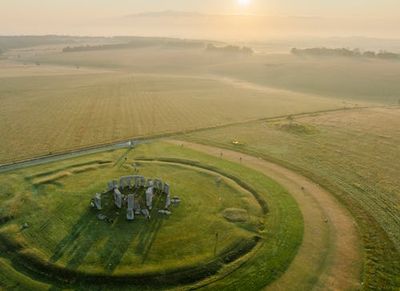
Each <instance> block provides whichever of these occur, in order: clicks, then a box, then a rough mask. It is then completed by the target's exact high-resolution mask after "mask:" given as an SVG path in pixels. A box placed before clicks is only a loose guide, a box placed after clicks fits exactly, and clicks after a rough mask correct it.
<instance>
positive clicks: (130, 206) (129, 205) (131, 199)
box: [128, 194, 135, 210]
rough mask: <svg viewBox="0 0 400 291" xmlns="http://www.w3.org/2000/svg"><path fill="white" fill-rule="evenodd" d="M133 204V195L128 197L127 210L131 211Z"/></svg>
mask: <svg viewBox="0 0 400 291" xmlns="http://www.w3.org/2000/svg"><path fill="white" fill-rule="evenodd" d="M134 204H135V196H134V195H133V194H129V195H128V209H130V210H132V209H133V208H134V206H135V205H134Z"/></svg>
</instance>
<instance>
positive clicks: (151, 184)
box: [145, 179, 154, 187]
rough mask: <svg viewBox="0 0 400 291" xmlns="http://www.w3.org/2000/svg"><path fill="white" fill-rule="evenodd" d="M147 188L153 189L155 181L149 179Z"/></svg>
mask: <svg viewBox="0 0 400 291" xmlns="http://www.w3.org/2000/svg"><path fill="white" fill-rule="evenodd" d="M145 186H146V187H153V186H154V181H153V180H152V179H148V180H147V182H146V185H145Z"/></svg>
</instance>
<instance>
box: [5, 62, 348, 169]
mask: <svg viewBox="0 0 400 291" xmlns="http://www.w3.org/2000/svg"><path fill="white" fill-rule="evenodd" d="M40 67H41V68H40V69H38V68H37V67H27V68H26V69H24V68H23V67H22V68H21V67H17V68H16V69H7V71H9V74H10V76H9V77H7V76H6V73H5V72H4V71H3V70H0V124H1V125H0V136H1V137H2V143H1V145H0V162H10V161H13V160H17V159H24V158H29V157H32V156H35V155H43V154H48V153H50V152H52V153H54V152H58V151H62V150H67V149H71V148H78V147H83V146H89V145H94V144H98V143H106V142H111V141H116V140H121V139H129V138H134V137H140V136H148V135H154V134H162V133H168V132H177V131H185V130H192V129H198V128H204V127H211V126H217V125H221V124H227V123H234V122H239V121H246V120H254V119H258V118H264V117H270V116H277V115H285V114H292V113H299V112H305V111H315V110H324V109H332V108H339V107H342V106H345V105H344V104H343V103H342V102H340V101H338V100H334V99H327V98H322V97H318V96H310V95H304V94H297V93H291V92H282V91H275V90H269V91H260V90H252V89H249V88H242V87H240V86H239V85H238V86H236V85H235V84H229V83H224V82H221V81H219V80H212V79H204V78H187V77H182V76H176V77H174V76H170V75H169V76H161V75H137V74H131V73H117V72H115V73H104V72H102V71H100V72H98V73H97V72H90V70H89V69H82V71H83V72H80V70H78V69H68V68H65V67H48V66H40ZM58 69H59V73H58V75H57V73H55V74H54V75H53V74H52V75H49V74H50V72H52V71H53V72H57V70H58ZM74 71H76V73H74ZM92 71H93V70H92ZM18 72H20V74H21V76H16V75H17V74H18ZM43 72H48V74H47V75H46V74H43ZM294 103H295V104H296V106H295V107H294V106H293V104H294Z"/></svg>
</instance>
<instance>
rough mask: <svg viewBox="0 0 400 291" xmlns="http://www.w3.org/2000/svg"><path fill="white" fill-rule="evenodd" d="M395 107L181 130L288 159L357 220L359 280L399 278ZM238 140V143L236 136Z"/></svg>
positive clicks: (399, 167)
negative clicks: (361, 268) (361, 267)
mask: <svg viewBox="0 0 400 291" xmlns="http://www.w3.org/2000/svg"><path fill="white" fill-rule="evenodd" d="M399 128H400V110H399V109H398V108H386V109H383V108H381V109H363V110H349V111H342V112H335V113H326V114H315V115H310V116H307V117H301V118H295V119H294V120H289V119H278V120H275V121H263V122H255V123H249V124H243V125H236V126H232V127H227V128H224V129H215V130H208V131H203V132H198V133H193V134H189V135H186V136H185V138H186V139H189V140H193V141H197V142H202V143H210V144H214V145H218V146H220V147H228V148H233V149H235V150H237V151H243V152H247V153H250V154H252V155H255V156H259V157H262V158H265V159H268V160H273V161H276V162H278V163H281V164H284V165H285V166H287V167H291V168H293V169H295V170H297V171H298V172H300V173H303V174H304V175H306V176H308V177H310V178H312V179H313V180H314V181H315V182H317V183H319V184H320V185H322V186H323V187H325V188H327V189H328V190H329V191H330V192H331V193H332V194H335V195H336V197H337V198H338V199H339V200H340V201H341V202H343V203H344V205H346V206H347V207H348V208H349V210H350V211H351V212H352V213H353V215H354V217H355V218H356V220H357V223H358V225H359V228H360V230H361V233H362V235H363V241H364V246H363V248H364V255H365V258H364V275H363V276H364V286H365V287H368V288H377V289H396V288H398V287H399V286H400V276H399V274H400V232H399V229H400V209H399V205H400V196H399V193H400V184H399V179H398V173H399V172H400V163H398V161H399V159H400V149H399V143H400V131H399ZM233 141H236V142H238V144H236V145H235V144H233V143H232V142H233Z"/></svg>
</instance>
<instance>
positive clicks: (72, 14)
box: [0, 0, 400, 37]
mask: <svg viewBox="0 0 400 291" xmlns="http://www.w3.org/2000/svg"><path fill="white" fill-rule="evenodd" d="M239 2H242V3H241V4H240V3H239ZM246 2H249V3H247V4H246ZM165 10H174V11H190V12H200V13H207V14H255V15H263V16H266V18H268V17H277V16H285V17H286V16H292V17H293V16H302V17H303V16H307V17H309V16H312V17H321V18H330V19H332V18H337V17H339V18H347V20H346V21H348V26H349V28H350V27H351V26H352V24H351V21H352V19H355V22H357V24H356V25H357V26H360V27H362V26H364V24H363V23H368V21H369V19H374V20H373V21H375V22H374V26H375V25H378V26H382V31H384V30H386V29H387V28H385V23H384V22H385V21H388V24H387V27H388V28H390V27H393V23H394V24H395V25H397V22H398V20H399V19H400V0H0V34H29V33H32V34H42V33H43V34H44V33H73V34H77V33H78V34H79V32H80V31H81V32H82V33H84V34H101V31H102V30H101V29H98V30H96V29H95V28H94V27H95V26H96V25H97V27H99V25H100V22H101V21H109V20H110V19H116V18H117V17H122V16H124V15H130V14H135V13H140V12H151V11H165ZM341 24H343V23H341ZM104 25H105V22H103V27H104ZM330 25H331V24H330ZM317 26H318V25H317ZM399 27H400V24H399ZM107 29H108V31H107V32H106V33H107V34H126V33H130V32H135V33H136V31H133V30H128V29H127V30H126V31H117V30H112V29H110V23H108V26H107ZM341 29H342V28H341ZM396 29H397V28H396ZM143 31H145V28H143ZM393 31H395V30H394V29H393ZM174 33H176V34H179V33H177V32H176V31H174V32H171V34H174ZM310 33H311V32H310ZM357 33H358V31H357ZM374 33H375V34H376V32H374ZM399 37H400V35H399Z"/></svg>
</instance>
